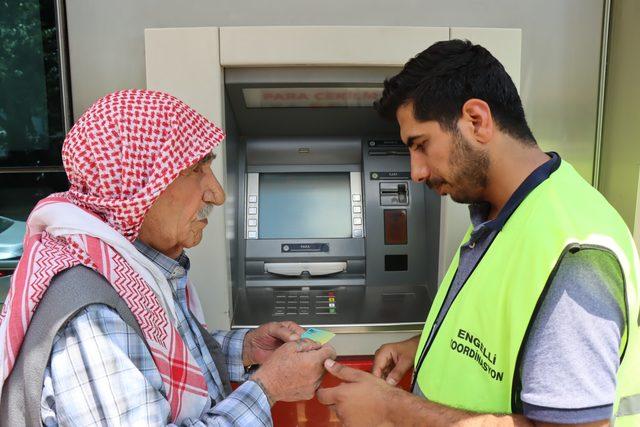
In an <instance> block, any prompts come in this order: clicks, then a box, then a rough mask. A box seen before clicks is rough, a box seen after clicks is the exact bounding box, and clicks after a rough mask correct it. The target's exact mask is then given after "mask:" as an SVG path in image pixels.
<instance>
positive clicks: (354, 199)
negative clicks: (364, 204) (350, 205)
mask: <svg viewBox="0 0 640 427" xmlns="http://www.w3.org/2000/svg"><path fill="white" fill-rule="evenodd" d="M351 200H353V201H354V202H359V201H360V200H361V198H360V195H359V194H354V195H352V196H351Z"/></svg>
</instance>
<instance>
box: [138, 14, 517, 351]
mask: <svg viewBox="0 0 640 427" xmlns="http://www.w3.org/2000/svg"><path fill="white" fill-rule="evenodd" d="M450 38H465V39H469V40H472V41H474V42H477V43H480V44H482V45H483V46H485V47H487V48H488V49H489V50H490V51H491V52H492V53H493V54H494V55H495V56H496V57H497V58H498V59H500V61H501V62H502V63H503V65H504V66H505V69H506V70H507V71H508V72H509V73H510V74H511V76H512V78H513V80H514V83H515V84H516V86H518V85H519V80H520V78H519V77H520V45H521V31H520V30H518V29H487V28H453V27H451V28H449V27H313V26H311V27H300V26H298V27H202V28H162V29H147V30H145V60H146V79H147V87H148V88H150V89H157V90H164V91H166V92H169V93H171V94H173V95H176V96H177V97H179V98H181V99H183V100H184V101H185V102H187V103H188V104H189V105H191V106H193V107H194V108H195V109H196V110H198V111H200V112H201V113H202V114H204V115H205V116H207V117H209V118H210V119H212V120H213V121H214V122H215V123H218V124H221V125H222V127H223V128H224V130H225V131H226V133H227V138H226V141H225V143H224V144H223V146H222V147H221V148H220V149H219V151H218V152H217V154H218V156H217V158H216V159H215V161H214V163H213V171H214V173H215V174H216V177H217V178H218V179H219V180H220V182H221V183H222V185H223V187H224V188H225V191H226V193H227V202H226V203H225V206H224V209H217V210H214V213H213V214H212V216H211V217H210V219H209V225H208V226H207V228H206V229H205V231H204V236H203V240H202V242H201V243H200V244H199V245H198V246H197V247H195V248H192V249H191V250H190V251H189V256H190V258H191V260H192V263H191V265H192V269H191V272H190V275H191V278H192V280H193V282H194V283H195V284H196V286H197V288H198V293H199V295H200V299H201V301H202V304H203V308H204V311H205V317H206V319H207V323H208V325H209V326H210V327H212V328H217V329H225V328H230V327H252V326H256V325H259V324H262V323H264V322H267V321H271V320H281V319H291V320H294V321H296V322H298V323H300V324H302V325H314V326H320V327H323V328H329V329H332V330H333V331H335V332H338V333H339V334H338V336H336V338H335V339H334V340H333V341H332V344H335V346H336V349H337V351H338V353H339V354H365V355H371V354H373V352H374V351H375V349H376V348H377V347H378V346H379V345H380V344H382V343H384V342H390V341H398V340H401V339H406V338H408V337H410V336H412V335H415V334H416V333H418V332H419V331H420V330H421V329H422V322H424V320H425V318H426V314H427V312H428V309H429V306H430V304H431V301H432V299H433V297H434V294H435V291H436V288H437V283H438V281H439V279H440V278H441V277H442V275H443V274H444V272H445V270H446V268H447V267H448V264H449V262H450V260H451V258H452V257H453V254H454V253H455V251H457V249H458V247H459V244H460V240H461V238H462V236H463V234H464V232H465V231H466V228H467V227H468V224H469V220H468V212H467V209H466V206H464V205H458V204H456V203H453V202H452V201H451V200H450V199H448V198H445V199H440V198H439V197H437V196H436V195H435V194H434V193H432V192H430V191H429V190H428V189H427V187H426V186H424V185H420V184H416V183H413V182H412V181H411V179H410V174H409V156H408V151H407V149H406V147H405V146H404V145H403V144H402V142H401V141H400V140H399V132H398V128H397V125H396V124H395V123H389V122H386V121H384V120H382V119H381V118H379V117H378V116H377V113H376V112H375V111H374V109H373V108H372V103H373V101H375V100H376V99H378V98H379V96H380V94H381V90H382V82H383V81H384V79H385V78H386V77H389V76H391V75H393V74H395V73H397V72H398V71H399V70H400V69H401V67H402V66H403V65H404V63H405V62H406V61H407V60H408V59H409V58H411V57H412V56H414V55H415V54H416V53H418V52H420V51H422V50H424V49H426V48H427V47H428V46H430V45H431V44H433V43H435V42H436V41H440V40H448V39H450ZM340 332H341V333H340Z"/></svg>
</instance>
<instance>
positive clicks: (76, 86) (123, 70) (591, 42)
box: [67, 0, 632, 179]
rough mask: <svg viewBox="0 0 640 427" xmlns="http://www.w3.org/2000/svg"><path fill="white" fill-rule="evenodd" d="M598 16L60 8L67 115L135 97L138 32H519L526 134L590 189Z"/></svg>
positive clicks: (255, 3)
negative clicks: (362, 28)
mask: <svg viewBox="0 0 640 427" xmlns="http://www.w3.org/2000/svg"><path fill="white" fill-rule="evenodd" d="M629 3H632V1H630V2H629ZM602 13H603V1H602V0H519V1H513V0H396V1H393V2H390V1H387V0H349V1H342V0H325V1H323V2H317V1H311V0H273V1H263V0H188V1H185V0H135V1H131V0H109V1H104V0H67V15H68V31H69V49H70V62H71V84H72V92H73V105H74V111H75V115H76V117H78V116H79V115H80V114H81V113H82V112H83V111H84V110H85V109H86V108H87V107H88V106H89V105H90V104H91V103H92V102H93V101H95V100H96V99H97V98H98V97H100V96H102V95H104V94H106V93H108V92H110V91H113V90H116V89H122V88H133V87H139V88H142V87H145V77H144V76H145V70H144V36H143V31H144V29H145V28H151V27H182V26H211V25H214V26H231V25H407V26H445V27H449V26H451V27H454V26H459V27H496V28H499V27H505V28H521V29H522V30H523V34H522V74H521V85H520V86H521V94H522V98H523V100H524V104H525V110H526V112H527V116H528V119H529V122H530V124H531V126H532V128H533V131H534V134H535V135H536V137H537V138H538V140H539V142H540V144H541V145H542V147H543V148H544V149H547V150H557V151H559V152H560V154H561V155H563V156H564V157H565V158H566V159H568V160H569V161H571V162H572V163H573V164H574V165H575V166H576V167H577V169H578V170H579V171H580V172H581V173H582V174H583V176H585V178H587V179H591V174H592V170H593V153H594V141H595V122H596V105H597V103H596V97H597V82H598V69H599V52H600V41H601V27H602ZM426 47H427V46H425V48H426ZM416 53H417V52H416ZM185 77H186V78H188V77H187V76H185Z"/></svg>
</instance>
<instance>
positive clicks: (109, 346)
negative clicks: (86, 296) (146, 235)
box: [41, 241, 273, 426]
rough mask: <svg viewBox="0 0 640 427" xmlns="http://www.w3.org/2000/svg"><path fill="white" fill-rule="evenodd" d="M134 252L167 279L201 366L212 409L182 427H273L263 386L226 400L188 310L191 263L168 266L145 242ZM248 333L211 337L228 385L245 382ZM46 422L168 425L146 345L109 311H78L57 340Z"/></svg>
mask: <svg viewBox="0 0 640 427" xmlns="http://www.w3.org/2000/svg"><path fill="white" fill-rule="evenodd" d="M135 246H136V248H137V249H138V250H139V251H140V252H141V253H142V254H143V255H145V256H146V257H147V258H149V259H150V260H152V261H153V262H154V263H155V265H156V266H157V267H158V268H159V269H160V270H161V271H162V272H163V273H164V274H165V277H166V278H167V280H168V281H169V284H170V285H171V286H172V289H173V290H174V303H175V307H176V313H177V316H178V317H177V321H178V326H177V329H178V332H179V333H180V336H181V337H182V339H183V340H184V342H185V345H186V346H187V347H188V349H189V351H190V352H191V354H192V355H193V356H194V359H195V360H196V362H197V363H198V366H199V367H200V370H201V371H202V374H203V376H204V379H205V381H206V384H207V388H208V391H209V397H210V400H209V407H208V408H206V409H205V410H204V411H203V413H202V414H201V415H200V417H199V418H198V419H187V420H185V421H184V422H183V423H182V425H185V426H204V425H207V426H209V425H213V426H232V425H251V426H271V425H272V424H273V422H272V419H271V408H270V405H269V402H268V399H267V397H266V395H265V394H264V392H263V391H262V389H261V388H260V386H259V385H258V384H257V383H255V382H253V381H246V382H244V383H243V384H242V385H241V386H240V387H238V389H236V390H235V391H234V392H233V393H231V394H229V395H226V393H225V391H224V388H223V385H222V381H221V379H220V375H219V373H218V370H217V369H216V365H215V363H214V361H213V357H212V356H211V354H210V353H209V350H208V349H207V346H206V344H205V342H204V339H203V337H202V335H201V333H200V331H199V328H198V326H197V324H196V323H195V322H197V320H196V319H194V318H193V316H192V315H191V313H190V311H189V309H188V307H187V293H186V284H187V273H188V270H189V258H188V257H187V256H186V255H185V254H184V253H183V254H181V255H180V257H178V259H177V260H174V259H171V258H169V257H167V256H165V255H163V254H162V253H160V252H158V251H156V250H155V249H153V248H151V247H149V246H147V245H145V244H144V243H142V242H140V241H136V242H135ZM246 333H247V330H246V329H244V330H235V331H217V332H214V333H213V334H212V336H213V337H214V339H215V340H216V341H217V342H218V343H219V344H220V346H221V347H222V352H223V354H224V356H225V361H226V365H227V370H228V373H229V378H230V379H231V381H237V382H240V381H245V380H246V379H247V378H246V374H245V370H244V366H243V364H242V348H243V342H244V336H245V334H246ZM41 414H42V421H43V423H44V425H46V426H57V425H167V424H168V422H169V420H170V415H171V411H170V407H169V402H168V400H167V398H166V390H165V387H164V384H163V382H162V379H161V377H160V372H159V371H158V369H157V368H156V366H155V364H154V362H153V358H152V356H151V353H150V352H149V350H148V348H147V346H146V345H145V343H144V341H143V340H142V338H141V337H140V336H139V335H138V334H137V333H136V332H135V330H134V329H133V328H131V327H130V326H129V325H127V324H126V323H125V322H124V321H123V320H122V318H120V316H119V315H118V314H117V313H116V312H115V311H114V310H112V309H111V308H109V307H107V306H105V305H101V304H94V305H91V306H88V307H86V308H85V309H83V310H81V311H80V312H79V313H78V314H77V315H76V316H75V317H74V318H73V319H72V320H71V321H70V322H69V323H68V324H67V326H66V327H65V328H64V329H63V330H61V331H60V332H59V333H58V334H57V335H56V338H55V339H54V343H53V348H52V351H51V359H50V360H49V364H48V366H47V369H46V371H45V375H44V386H43V390H42V399H41Z"/></svg>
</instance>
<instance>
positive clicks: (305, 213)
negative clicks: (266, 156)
mask: <svg viewBox="0 0 640 427" xmlns="http://www.w3.org/2000/svg"><path fill="white" fill-rule="evenodd" d="M258 216H259V221H260V229H259V238H260V239H322V238H325V239H328V238H346V237H349V238H350V237H351V187H350V179H349V173H348V172H345V173H329V172H322V173H261V174H260V204H259V213H258Z"/></svg>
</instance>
